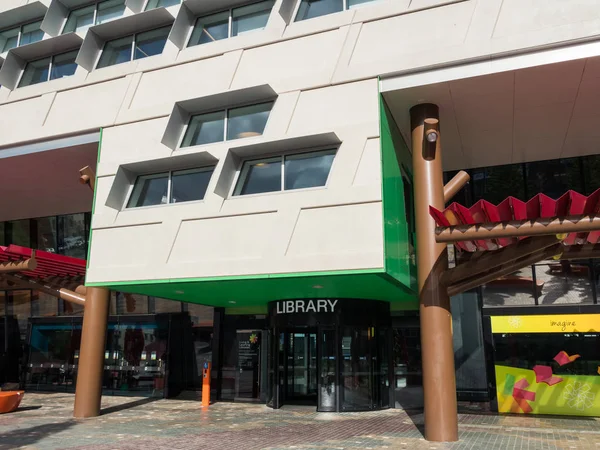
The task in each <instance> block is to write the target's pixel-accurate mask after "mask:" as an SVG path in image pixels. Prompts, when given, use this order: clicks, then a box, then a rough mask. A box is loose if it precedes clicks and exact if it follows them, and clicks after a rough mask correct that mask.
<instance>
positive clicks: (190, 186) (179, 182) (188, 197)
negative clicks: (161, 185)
mask: <svg viewBox="0 0 600 450" xmlns="http://www.w3.org/2000/svg"><path fill="white" fill-rule="evenodd" d="M213 170H214V169H212V168H209V169H200V170H198V169H192V170H180V171H177V172H173V175H172V180H171V203H181V202H191V201H194V200H202V199H203V198H204V195H205V194H206V189H207V188H208V183H209V182H210V177H211V176H212V174H213Z"/></svg>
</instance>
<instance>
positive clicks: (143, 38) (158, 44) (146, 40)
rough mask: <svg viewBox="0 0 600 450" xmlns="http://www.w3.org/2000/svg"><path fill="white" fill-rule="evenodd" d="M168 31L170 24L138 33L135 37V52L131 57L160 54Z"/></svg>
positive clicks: (140, 57)
mask: <svg viewBox="0 0 600 450" xmlns="http://www.w3.org/2000/svg"><path fill="white" fill-rule="evenodd" d="M170 31H171V25H169V26H166V27H163V28H159V29H157V30H150V31H146V32H145V33H140V34H138V35H137V36H136V38H135V53H134V55H133V59H142V58H147V57H149V56H154V55H160V54H161V53H162V52H163V50H164V48H165V44H166V43H167V37H168V36H169V32H170Z"/></svg>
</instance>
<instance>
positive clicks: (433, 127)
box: [423, 118, 440, 161]
mask: <svg viewBox="0 0 600 450" xmlns="http://www.w3.org/2000/svg"><path fill="white" fill-rule="evenodd" d="M424 125H425V126H424V129H423V133H424V135H425V139H423V157H424V158H425V159H426V160H428V161H430V160H432V159H434V158H435V148H436V146H437V142H438V140H439V139H440V132H439V125H440V121H439V120H438V119H433V118H430V119H425V121H424Z"/></svg>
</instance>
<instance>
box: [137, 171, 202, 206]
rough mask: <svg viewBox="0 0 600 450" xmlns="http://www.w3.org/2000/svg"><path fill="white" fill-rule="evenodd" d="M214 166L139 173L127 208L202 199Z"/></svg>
mask: <svg viewBox="0 0 600 450" xmlns="http://www.w3.org/2000/svg"><path fill="white" fill-rule="evenodd" d="M213 172H214V167H203V168H199V169H186V170H174V171H170V172H161V173H156V174H152V175H140V176H139V177H137V179H136V180H135V184H134V186H133V191H132V192H131V196H130V197H129V201H128V202H127V208H139V207H142V206H156V205H165V204H168V203H183V202H193V201H198V200H203V199H204V196H205V195H206V189H207V188H208V183H210V178H211V177H212V174H213Z"/></svg>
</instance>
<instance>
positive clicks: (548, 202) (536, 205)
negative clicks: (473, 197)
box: [429, 189, 600, 252]
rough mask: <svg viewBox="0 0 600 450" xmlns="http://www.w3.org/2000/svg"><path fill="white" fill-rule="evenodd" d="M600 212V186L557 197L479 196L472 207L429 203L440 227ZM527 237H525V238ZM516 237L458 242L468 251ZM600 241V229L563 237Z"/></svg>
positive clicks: (574, 241)
mask: <svg viewBox="0 0 600 450" xmlns="http://www.w3.org/2000/svg"><path fill="white" fill-rule="evenodd" d="M599 212H600V189H598V190H596V191H595V192H594V193H593V194H591V195H589V196H587V197H586V196H585V195H583V194H580V193H578V192H575V191H568V192H567V193H565V194H564V195H563V196H561V197H560V198H558V199H557V200H554V199H552V198H550V197H548V196H547V195H544V194H538V195H536V196H535V197H533V198H531V200H529V201H527V202H524V201H522V200H519V199H517V198H515V197H507V198H506V199H505V200H503V201H502V202H500V203H499V204H497V205H494V204H492V203H490V202H488V201H486V200H479V201H478V202H477V203H475V204H474V205H473V206H471V207H470V208H467V207H465V206H463V205H461V204H459V203H452V204H451V205H449V206H448V207H447V208H446V209H444V210H443V211H440V210H438V209H436V208H433V207H431V206H430V207H429V213H430V214H431V216H432V217H433V218H434V219H435V221H436V223H437V225H438V226H440V227H449V226H453V225H476V224H483V223H485V224H491V225H493V224H497V223H499V222H509V221H511V220H537V219H552V218H557V217H566V216H580V215H597V214H598V213H599ZM521 239H524V238H521ZM517 240H518V239H517V238H514V239H507V238H503V239H486V240H478V241H466V242H457V243H456V244H455V245H456V246H457V247H458V248H459V249H460V250H464V251H467V252H475V251H482V250H496V249H498V248H502V247H506V246H507V245H510V244H513V243H515V242H517ZM598 242H600V232H598V231H594V232H591V233H571V234H569V235H568V236H567V238H566V239H565V240H564V241H563V243H564V244H565V245H575V244H577V245H581V244H596V243H598Z"/></svg>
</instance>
